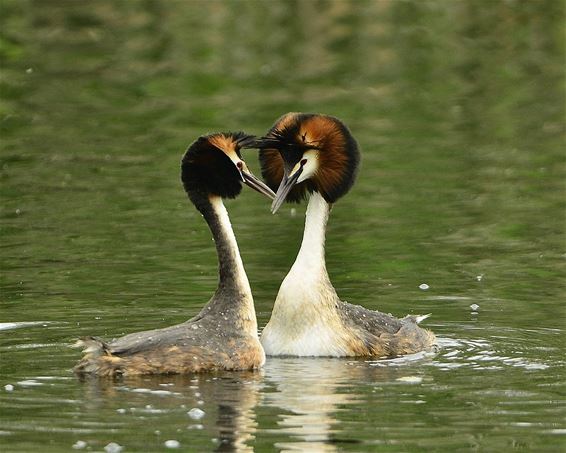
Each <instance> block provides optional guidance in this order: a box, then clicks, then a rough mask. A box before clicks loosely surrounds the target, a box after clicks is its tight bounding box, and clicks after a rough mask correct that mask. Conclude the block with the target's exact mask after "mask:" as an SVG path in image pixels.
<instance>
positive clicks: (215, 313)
mask: <svg viewBox="0 0 566 453" xmlns="http://www.w3.org/2000/svg"><path fill="white" fill-rule="evenodd" d="M250 140H252V137H250V136H247V135H244V134H243V133H236V134H233V133H226V134H220V133H219V134H212V135H208V136H203V137H200V138H199V139H197V140H196V141H195V142H194V143H193V144H192V145H191V146H190V147H189V148H188V150H187V152H186V153H185V155H184V157H183V159H182V163H181V179H182V181H183V185H184V188H185V191H186V192H187V194H188V196H189V199H190V200H191V201H192V202H193V204H194V205H195V207H196V208H197V209H198V210H199V211H200V213H201V214H202V215H203V217H204V219H205V220H206V222H207V223H208V226H209V228H210V230H211V232H212V235H213V238H214V241H215V245H216V251H217V255H218V262H219V282H218V288H217V289H216V292H215V293H214V295H213V296H212V298H211V299H210V301H209V302H208V303H207V304H206V305H205V306H204V307H203V308H202V310H201V311H200V313H199V314H198V315H197V316H195V317H194V318H192V319H189V320H188V321H186V322H184V323H182V324H178V325H175V326H171V327H167V328H164V329H156V330H148V331H144V332H137V333H132V334H130V335H126V336H124V337H121V338H118V339H116V340H114V341H112V342H110V343H105V342H104V341H102V340H100V339H98V338H96V337H86V338H82V339H81V340H79V342H77V345H78V346H82V347H83V348H84V353H85V355H84V357H83V358H82V360H81V361H80V362H79V363H78V364H77V365H76V367H75V368H74V371H75V372H76V373H77V374H94V375H100V376H114V375H139V374H182V373H191V372H200V371H209V370H249V369H256V368H259V367H261V366H262V365H263V363H264V361H265V353H264V351H263V348H262V346H261V344H260V342H259V338H258V333H257V321H256V314H255V309H254V304H253V298H252V293H251V289H250V285H249V282H248V278H247V276H246V272H245V270H244V266H243V263H242V259H241V257H240V253H239V250H238V245H237V243H236V238H235V236H234V233H233V231H232V227H231V225H230V219H229V217H228V213H227V211H226V208H225V207H224V204H223V202H222V198H235V197H236V196H237V195H238V194H239V193H240V191H241V188H242V184H241V183H242V182H244V183H245V184H247V185H249V186H250V187H252V188H253V189H255V190H257V191H259V192H261V193H263V194H264V195H266V196H268V197H270V198H273V197H274V195H275V194H274V193H273V192H272V191H271V190H270V189H269V188H268V187H267V186H266V185H265V184H264V183H262V182H261V181H259V180H258V179H257V178H255V176H253V175H252V174H251V173H250V172H249V170H248V169H247V166H246V165H245V163H244V161H243V160H242V159H241V155H240V148H241V146H242V145H244V144H246V143H248V142H249V141H250Z"/></svg>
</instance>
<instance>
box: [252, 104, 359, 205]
mask: <svg viewBox="0 0 566 453" xmlns="http://www.w3.org/2000/svg"><path fill="white" fill-rule="evenodd" d="M255 146H257V147H258V148H260V154H259V159H260V163H261V173H262V175H263V178H264V180H265V182H266V183H267V185H268V186H270V187H271V188H272V189H274V190H275V189H277V195H276V196H275V200H273V204H272V205H271V211H272V212H273V213H275V212H276V211H277V210H278V209H279V207H280V206H281V205H282V204H283V202H284V201H285V200H287V201H294V202H299V201H301V200H302V199H303V198H305V197H306V196H307V194H308V193H312V192H318V193H320V194H321V195H322V197H323V198H324V199H325V200H326V201H327V202H328V203H334V202H335V201H336V200H338V199H339V198H340V197H341V196H343V195H344V194H346V192H348V190H350V188H351V187H352V185H353V184H354V180H355V179H356V172H357V168H358V164H359V161H360V152H359V150H358V144H357V143H356V140H355V139H354V137H353V136H352V134H351V133H350V131H349V130H348V128H347V127H346V125H345V124H344V123H343V122H342V121H340V120H339V119H338V118H334V117H332V116H328V115H320V114H312V113H287V114H285V115H283V116H282V117H281V118H279V119H278V120H277V121H276V122H275V124H274V125H273V126H272V127H271V129H270V130H269V132H268V133H267V134H266V136H265V137H263V138H261V139H258V140H257V141H256V142H255Z"/></svg>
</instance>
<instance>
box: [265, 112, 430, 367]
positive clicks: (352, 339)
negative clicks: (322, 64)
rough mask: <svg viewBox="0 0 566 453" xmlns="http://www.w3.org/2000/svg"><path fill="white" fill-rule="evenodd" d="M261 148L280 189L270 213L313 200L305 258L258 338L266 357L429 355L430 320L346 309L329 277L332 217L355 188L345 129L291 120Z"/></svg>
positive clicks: (269, 178) (268, 174)
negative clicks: (290, 203)
mask: <svg viewBox="0 0 566 453" xmlns="http://www.w3.org/2000/svg"><path fill="white" fill-rule="evenodd" d="M256 146H258V147H259V148H260V149H261V150H260V162H261V166H262V174H263V177H264V179H265V181H266V183H267V185H269V186H270V187H271V188H273V189H276V188H278V189H277V195H276V198H275V200H274V201H273V205H272V211H273V212H275V211H276V210H277V209H278V208H279V207H280V206H281V204H282V203H283V202H284V201H285V200H289V201H300V200H301V199H303V198H306V197H307V196H308V195H309V194H311V195H310V199H309V203H308V207H307V212H306V221H305V231H304V235H303V241H302V244H301V248H300V251H299V253H298V255H297V258H296V260H295V263H294V264H293V266H292V267H291V270H290V271H289V273H288V274H287V276H286V277H285V279H284V280H283V282H282V284H281V287H280V289H279V293H278V294H277V298H276V300H275V304H274V307H273V312H272V314H271V319H270V320H269V322H268V323H267V325H266V326H265V328H264V329H263V332H262V334H261V343H262V345H263V347H264V349H265V352H266V354H267V355H293V356H335V357H341V356H369V357H375V358H382V357H383V358H385V357H395V356H400V355H404V354H410V353H415V352H419V351H423V350H428V349H430V348H432V347H433V345H434V343H435V336H434V334H433V333H432V332H430V331H428V330H425V329H422V328H420V327H419V326H418V323H419V322H421V321H422V320H423V319H425V318H426V316H406V317H405V318H402V319H399V318H396V317H394V316H392V315H391V314H385V313H381V312H379V311H373V310H368V309H366V308H364V307H361V306H358V305H352V304H349V303H347V302H343V301H341V300H340V298H339V297H338V295H337V293H336V290H335V289H334V287H333V286H332V283H331V282H330V279H329V277H328V273H327V271H326V263H325V258H324V241H325V232H326V223H327V220H328V215H329V212H330V208H331V204H332V203H334V202H335V201H336V200H338V199H339V198H340V197H341V196H343V195H344V194H345V193H346V192H348V190H349V189H350V188H351V187H352V185H353V183H354V180H355V177H356V172H357V168H358V163H359V159H360V157H359V150H358V145H357V143H356V141H355V139H354V138H353V136H352V134H351V133H350V131H349V130H348V128H347V127H346V126H345V125H344V124H343V123H342V122H341V121H340V120H338V119H337V118H334V117H330V116H326V115H319V114H304V113H288V114H286V115H283V116H282V117H281V118H279V119H278V120H277V121H276V122H275V124H274V125H273V127H272V128H271V130H270V131H269V132H268V133H267V134H266V136H265V137H263V138H262V139H261V140H259V141H258V142H256Z"/></svg>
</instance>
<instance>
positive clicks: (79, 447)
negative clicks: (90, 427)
mask: <svg viewBox="0 0 566 453" xmlns="http://www.w3.org/2000/svg"><path fill="white" fill-rule="evenodd" d="M86 446H87V443H86V442H85V441H84V440H77V441H76V442H75V443H74V444H73V448H74V449H75V450H82V449H83V448H85V447H86Z"/></svg>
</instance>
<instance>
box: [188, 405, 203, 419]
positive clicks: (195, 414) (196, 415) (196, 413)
mask: <svg viewBox="0 0 566 453" xmlns="http://www.w3.org/2000/svg"><path fill="white" fill-rule="evenodd" d="M187 415H188V416H189V417H191V418H192V419H193V420H200V419H201V418H202V417H204V411H203V410H202V409H199V408H198V407H193V408H192V409H191V410H190V411H189V412H187Z"/></svg>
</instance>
